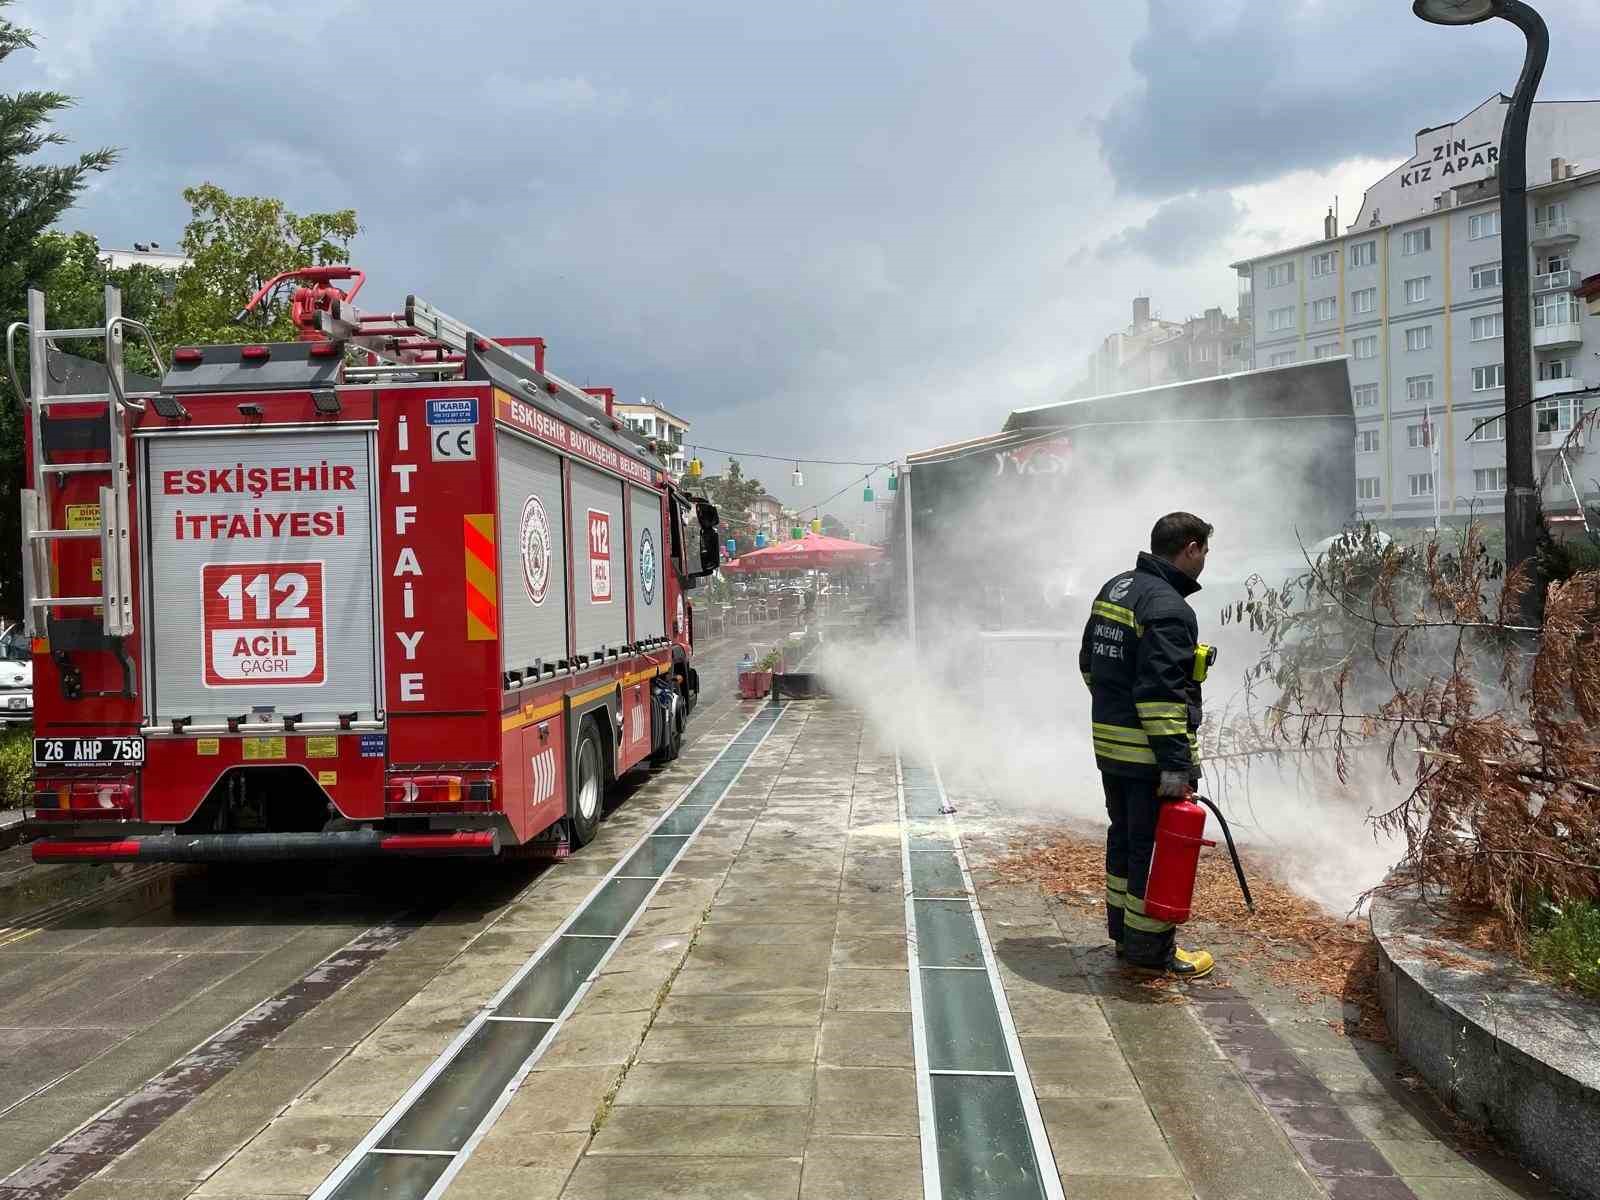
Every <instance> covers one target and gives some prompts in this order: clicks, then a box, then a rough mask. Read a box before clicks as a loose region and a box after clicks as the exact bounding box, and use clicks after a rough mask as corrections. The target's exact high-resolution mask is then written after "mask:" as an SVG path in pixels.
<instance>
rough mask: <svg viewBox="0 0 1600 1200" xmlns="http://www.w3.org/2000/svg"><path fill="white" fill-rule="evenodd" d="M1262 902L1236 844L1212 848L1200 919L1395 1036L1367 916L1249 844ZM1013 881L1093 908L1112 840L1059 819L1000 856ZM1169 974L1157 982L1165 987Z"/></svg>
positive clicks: (1345, 1026)
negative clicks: (1234, 854) (1336, 907)
mask: <svg viewBox="0 0 1600 1200" xmlns="http://www.w3.org/2000/svg"><path fill="white" fill-rule="evenodd" d="M1240 856H1241V858H1242V860H1243V862H1244V870H1245V877H1246V878H1247V879H1248V880H1249V881H1250V892H1251V895H1252V896H1253V897H1254V899H1255V908H1256V911H1255V912H1254V913H1253V914H1252V913H1251V912H1250V911H1249V910H1248V909H1246V908H1245V905H1244V898H1243V897H1242V896H1241V895H1240V894H1239V882H1238V880H1237V879H1236V878H1235V876H1234V873H1233V864H1232V862H1231V861H1230V860H1229V858H1228V855H1227V851H1226V850H1225V849H1223V848H1221V847H1218V848H1217V849H1215V850H1207V851H1205V852H1204V853H1203V854H1202V855H1201V858H1200V872H1199V876H1198V878H1197V879H1196V880H1195V889H1194V916H1193V918H1192V919H1193V920H1195V921H1200V922H1204V923H1207V924H1210V925H1214V926H1216V927H1217V928H1218V929H1219V930H1221V931H1224V932H1226V933H1228V934H1233V935H1237V936H1238V937H1239V938H1241V939H1242V940H1243V942H1244V946H1243V948H1242V949H1232V950H1230V951H1229V955H1230V957H1232V958H1233V959H1234V960H1235V961H1245V962H1249V963H1251V964H1252V965H1257V966H1260V967H1262V968H1263V969H1264V971H1265V973H1266V975H1267V976H1268V978H1270V979H1271V980H1273V982H1275V983H1278V984H1280V985H1282V986H1284V987H1286V988H1290V989H1292V990H1293V991H1294V992H1295V994H1296V995H1297V996H1298V997H1299V998H1300V999H1301V1001H1302V1002H1304V1003H1307V1004H1312V1003H1317V1002H1320V1001H1322V1000H1325V999H1328V998H1333V999H1339V1000H1343V1001H1345V1002H1346V1003H1348V1004H1353V1005H1355V1006H1356V1009H1357V1011H1358V1012H1359V1016H1358V1017H1357V1018H1356V1019H1355V1020H1352V1021H1344V1022H1330V1024H1331V1025H1333V1027H1334V1028H1335V1029H1338V1030H1339V1031H1340V1032H1348V1033H1354V1034H1358V1035H1359V1036H1362V1037H1367V1038H1371V1039H1372V1040H1374V1041H1387V1037H1388V1033H1387V1029H1386V1028H1385V1026H1384V1021H1383V1011H1382V1009H1381V1008H1380V1007H1379V1004H1378V991H1377V962H1378V957H1377V945H1376V943H1375V942H1374V941H1373V938H1372V933H1371V931H1370V930H1369V929H1368V927H1367V924H1366V922H1365V921H1363V920H1353V919H1349V918H1345V917H1338V916H1334V915H1333V914H1331V913H1329V912H1328V911H1327V910H1326V909H1324V908H1322V907H1321V906H1320V905H1318V904H1317V903H1315V902H1314V901H1311V900H1308V899H1306V898H1305V897H1304V896H1301V895H1299V894H1298V893H1296V892H1294V891H1293V890H1292V889H1290V888H1289V887H1288V886H1287V885H1286V884H1285V883H1284V882H1283V881H1282V880H1280V879H1278V878H1276V877H1275V876H1274V874H1273V872H1272V870H1271V864H1270V863H1268V862H1263V861H1261V860H1260V859H1259V858H1257V857H1255V856H1253V855H1252V854H1251V853H1250V852H1249V851H1248V850H1241V852H1240ZM990 866H991V868H992V869H993V870H994V872H995V874H996V876H997V877H998V878H999V879H1001V880H1004V881H1006V882H1010V883H1035V884H1037V885H1038V886H1039V888H1040V889H1041V890H1043V891H1044V892H1045V893H1047V894H1049V895H1052V896H1057V897H1059V898H1061V899H1062V900H1063V901H1065V902H1066V903H1069V904H1072V905H1074V906H1077V907H1081V908H1085V909H1103V908H1104V904H1105V843H1104V842H1103V841H1100V840H1097V839H1094V838H1091V837H1090V836H1086V835H1084V834H1079V833H1072V832H1064V831H1062V830H1060V829H1059V828H1056V829H1046V830H1040V831H1037V832H1036V833H1035V834H1034V835H1032V836H1025V837H1020V838H1017V839H1015V840H1013V841H1012V843H1011V853H1010V854H1009V855H1007V856H1005V857H1004V858H1001V859H999V860H998V861H996V862H994V863H991V864H990ZM1163 983H1164V981H1160V980H1158V981H1156V986H1161V985H1162V984H1163Z"/></svg>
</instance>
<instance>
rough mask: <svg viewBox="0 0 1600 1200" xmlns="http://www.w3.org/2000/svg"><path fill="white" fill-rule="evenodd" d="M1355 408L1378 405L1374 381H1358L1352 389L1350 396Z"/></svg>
mask: <svg viewBox="0 0 1600 1200" xmlns="http://www.w3.org/2000/svg"><path fill="white" fill-rule="evenodd" d="M1351 398H1352V399H1353V400H1354V401H1355V406H1356V407H1357V408H1377V407H1378V385H1377V384H1375V383H1358V384H1357V385H1356V386H1355V387H1354V388H1353V389H1352V397H1351Z"/></svg>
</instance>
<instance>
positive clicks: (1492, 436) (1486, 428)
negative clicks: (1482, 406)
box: [1467, 417, 1506, 442]
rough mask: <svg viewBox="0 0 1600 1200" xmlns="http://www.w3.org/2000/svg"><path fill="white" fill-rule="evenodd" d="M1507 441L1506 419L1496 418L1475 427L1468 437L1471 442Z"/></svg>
mask: <svg viewBox="0 0 1600 1200" xmlns="http://www.w3.org/2000/svg"><path fill="white" fill-rule="evenodd" d="M1505 440H1506V419H1505V418H1504V417H1495V418H1494V419H1493V420H1491V421H1485V422H1484V423H1483V424H1482V425H1478V426H1475V427H1474V428H1473V430H1472V432H1471V433H1470V434H1468V435H1467V441H1469V442H1503V441H1505Z"/></svg>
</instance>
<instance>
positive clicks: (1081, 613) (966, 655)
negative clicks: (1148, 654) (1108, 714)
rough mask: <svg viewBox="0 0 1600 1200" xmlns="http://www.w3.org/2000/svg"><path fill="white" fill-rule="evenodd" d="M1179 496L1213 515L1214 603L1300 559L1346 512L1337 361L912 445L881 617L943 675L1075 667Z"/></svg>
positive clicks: (1345, 427) (1350, 416)
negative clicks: (1107, 602)
mask: <svg viewBox="0 0 1600 1200" xmlns="http://www.w3.org/2000/svg"><path fill="white" fill-rule="evenodd" d="M1174 510H1185V511H1189V512H1194V513H1198V514H1199V515H1201V516H1202V517H1205V518H1206V519H1207V520H1209V521H1211V522H1212V523H1213V524H1214V525H1215V526H1216V534H1215V535H1214V537H1213V541H1212V551H1211V556H1210V561H1209V562H1208V564H1207V567H1206V573H1205V576H1204V578H1203V580H1202V582H1203V584H1204V585H1205V588H1206V591H1205V593H1204V594H1203V596H1202V598H1201V599H1202V600H1204V601H1206V602H1208V605H1209V602H1211V601H1213V600H1215V601H1216V602H1217V603H1216V605H1214V607H1220V605H1221V603H1222V602H1224V601H1225V600H1226V599H1228V598H1229V597H1232V596H1236V595H1242V594H1243V586H1244V583H1245V581H1246V580H1247V579H1249V578H1250V577H1251V576H1252V575H1259V576H1260V577H1262V578H1263V579H1267V580H1272V581H1273V582H1275V583H1281V582H1282V581H1283V580H1284V579H1286V578H1288V577H1289V576H1290V575H1291V574H1293V573H1294V572H1295V570H1296V569H1297V567H1298V568H1299V569H1302V570H1303V569H1304V565H1305V559H1304V556H1303V553H1302V547H1305V548H1308V549H1309V548H1311V547H1314V546H1315V544H1316V543H1317V542H1318V541H1320V540H1322V539H1325V538H1327V537H1329V536H1331V535H1333V534H1337V533H1338V532H1339V531H1340V530H1341V529H1342V528H1344V527H1345V526H1346V525H1348V524H1349V523H1350V522H1351V521H1352V520H1353V519H1354V518H1355V517H1356V515H1357V506H1356V495H1355V417H1354V413H1353V411H1352V408H1351V399H1350V381H1349V371H1348V367H1347V362H1346V360H1345V359H1344V358H1328V359H1321V360H1318V361H1315V362H1308V363H1302V364H1298V365H1294V366H1287V367H1274V368H1270V369H1266V370H1259V371H1248V372H1243V373H1239V374H1234V375H1222V376H1214V377H1212V378H1209V379H1200V380H1194V381H1192V382H1188V383H1179V384H1172V385H1169V386H1164V387H1153V388H1146V389H1143V390H1140V391H1133V392H1122V393H1118V394H1115V395H1106V396H1094V397H1090V398H1087V399H1082V400H1071V401H1066V402H1063V403H1058V404H1048V405H1043V406H1040V407H1037V408H1027V409H1018V410H1016V411H1014V412H1012V413H1011V414H1010V416H1009V417H1008V419H1007V420H1006V422H1005V426H1004V428H1003V429H1002V430H1001V431H1000V432H999V433H997V434H994V435H993V436H991V437H986V438H979V439H977V440H974V441H970V442H962V443H958V444H955V445H950V446H942V447H938V448H936V449H931V450H925V451H921V452H919V453H914V454H911V455H908V456H907V459H906V466H905V468H904V469H903V471H902V473H901V484H900V487H899V490H898V492H897V503H896V508H895V511H894V516H893V520H892V521H891V534H890V552H891V555H892V566H891V572H892V581H891V585H890V589H889V591H890V595H891V597H892V601H891V603H892V605H893V606H894V607H893V612H892V614H891V618H890V619H891V620H892V621H893V622H894V623H895V624H897V625H899V627H900V628H902V629H904V630H905V631H906V633H907V634H908V636H909V637H910V639H911V641H912V642H913V644H914V645H915V648H916V651H917V654H918V657H919V659H920V661H922V662H923V663H924V664H925V665H927V666H930V667H932V668H933V669H936V670H938V669H943V671H944V672H945V673H946V674H948V675H951V676H952V677H961V676H965V677H967V678H971V677H972V673H973V670H974V668H975V667H976V668H978V669H979V671H980V672H981V673H982V674H983V675H984V676H985V677H994V676H1002V677H1003V676H1004V675H1005V674H1006V672H1007V671H1009V670H1011V669H1013V668H1014V667H1015V665H1016V664H1017V663H1021V662H1035V663H1037V662H1040V661H1043V660H1045V659H1048V660H1050V661H1052V662H1054V661H1056V660H1058V659H1059V660H1061V661H1060V662H1059V663H1058V664H1057V665H1059V666H1060V672H1058V673H1060V674H1063V675H1064V677H1065V678H1067V679H1069V680H1076V679H1077V674H1078V673H1077V666H1076V656H1077V650H1078V643H1079V640H1080V638H1081V635H1082V632H1083V624H1084V621H1085V619H1086V618H1087V615H1088V609H1089V604H1090V602H1091V601H1092V600H1093V599H1094V595H1095V593H1096V592H1097V591H1098V590H1099V588H1100V586H1101V584H1103V583H1104V582H1105V580H1106V579H1108V578H1109V577H1110V576H1112V575H1113V574H1115V573H1116V572H1117V571H1119V570H1124V569H1126V568H1127V567H1129V566H1131V565H1132V563H1133V561H1134V556H1135V554H1136V552H1137V551H1139V550H1142V549H1147V548H1148V545H1149V542H1148V539H1149V534H1150V527H1151V525H1152V524H1154V522H1155V520H1156V518H1158V517H1159V516H1161V515H1162V514H1163V513H1166V512H1171V511H1174ZM1200 602H1201V601H1200V600H1197V601H1196V603H1197V604H1199V603H1200ZM1041 656H1042V657H1041ZM1068 660H1070V661H1068ZM1080 690H1081V688H1080Z"/></svg>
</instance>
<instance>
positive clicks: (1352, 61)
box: [1099, 0, 1600, 196]
mask: <svg viewBox="0 0 1600 1200" xmlns="http://www.w3.org/2000/svg"><path fill="white" fill-rule="evenodd" d="M1539 8H1540V9H1541V11H1542V12H1543V13H1544V16H1545V19H1546V21H1547V23H1548V24H1549V26H1550V28H1551V31H1552V49H1551V55H1550V64H1549V67H1548V68H1547V69H1546V72H1545V87H1544V88H1543V90H1542V92H1541V95H1542V96H1543V97H1544V98H1547V99H1548V98H1557V97H1560V98H1584V99H1587V98H1590V96H1591V95H1592V92H1590V93H1587V94H1583V95H1581V96H1580V95H1577V94H1574V93H1573V92H1572V91H1571V90H1570V89H1571V88H1572V87H1574V86H1588V81H1589V80H1591V79H1592V77H1593V70H1592V64H1593V62H1594V61H1595V57H1596V55H1597V54H1600V28H1597V26H1596V23H1595V19H1594V16H1593V12H1592V0H1541V3H1540V4H1539ZM1522 52H1523V39H1522V35H1521V34H1520V33H1519V32H1518V31H1517V30H1515V29H1514V28H1512V27H1511V26H1510V25H1508V24H1507V23H1506V22H1504V21H1489V22H1487V23H1485V24H1483V25H1478V26H1473V27H1470V28H1464V29H1445V28H1440V27H1437V26H1433V25H1428V24H1426V23H1424V22H1423V21H1420V20H1418V19H1417V18H1416V17H1414V16H1413V15H1412V14H1411V11H1410V6H1409V5H1407V4H1405V3H1403V2H1397V0H1343V2H1341V3H1336V4H1331V3H1327V2H1326V0H1281V2H1279V3H1274V4H1270V5H1268V4H1262V3H1259V2H1258V0H1218V2H1215V3H1207V4H1202V5H1195V4H1184V3H1177V2H1176V0H1149V24H1148V26H1147V28H1146V30H1145V32H1144V34H1143V35H1142V36H1141V37H1140V38H1139V39H1138V40H1137V42H1136V43H1135V44H1134V47H1133V52H1132V56H1131V62H1132V65H1133V69H1134V72H1135V74H1136V75H1137V77H1138V81H1139V85H1138V86H1137V87H1136V88H1135V89H1134V90H1133V91H1132V92H1131V93H1129V94H1128V95H1126V96H1124V97H1123V98H1121V99H1120V100H1118V101H1117V102H1116V103H1115V104H1114V105H1113V106H1112V108H1111V110H1110V112H1109V113H1107V115H1106V116H1105V118H1104V119H1103V120H1102V121H1101V122H1100V123H1099V133H1100V141H1101V148H1102V153H1103V155H1104V157H1105V161H1106V163H1107V165H1108V166H1109V167H1110V168H1111V172H1112V174H1113V175H1114V176H1115V178H1116V181H1117V185H1118V187H1119V188H1121V189H1122V190H1124V191H1126V192H1128V193H1131V194H1134V195H1143V196H1171V195H1177V194H1180V193H1185V192H1190V191H1203V190H1206V189H1210V188H1216V187H1239V186H1242V185H1246V184H1251V183H1258V182H1261V181H1263V180H1266V179H1270V178H1273V177H1276V176H1279V175H1282V174H1284V173H1285V172H1287V171H1291V170H1294V169H1297V168H1303V167H1309V168H1326V167H1330V166H1332V165H1333V164H1335V163H1337V162H1339V161H1341V160H1344V159H1349V158H1354V157H1359V156H1374V157H1379V158H1390V157H1392V158H1395V159H1397V160H1398V159H1399V158H1400V157H1403V156H1404V155H1405V154H1406V153H1407V152H1408V151H1409V150H1410V148H1411V138H1410V135H1411V133H1412V132H1413V131H1414V130H1415V129H1416V128H1418V127H1420V126H1423V125H1437V124H1442V123H1444V122H1445V121H1448V120H1451V119H1453V118H1455V117H1458V116H1460V115H1462V114H1464V113H1466V112H1468V111H1470V110H1471V109H1473V108H1475V107H1476V106H1477V105H1478V104H1479V103H1481V102H1482V101H1483V100H1484V98H1485V97H1487V96H1489V95H1491V94H1493V93H1494V91H1495V90H1496V89H1503V90H1506V91H1509V90H1510V89H1511V88H1512V86H1513V85H1514V84H1515V82H1516V78H1517V72H1518V70H1519V69H1520V67H1521V60H1522ZM1563 85H1565V86H1566V87H1567V89H1568V90H1566V91H1563V90H1562V88H1563Z"/></svg>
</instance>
